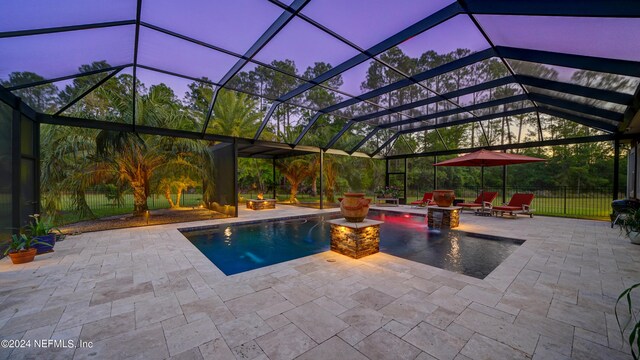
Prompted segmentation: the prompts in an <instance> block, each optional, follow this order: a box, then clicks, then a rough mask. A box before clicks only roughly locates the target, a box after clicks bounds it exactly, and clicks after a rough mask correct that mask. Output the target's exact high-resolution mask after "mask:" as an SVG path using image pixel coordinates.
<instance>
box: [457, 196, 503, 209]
mask: <svg viewBox="0 0 640 360" xmlns="http://www.w3.org/2000/svg"><path fill="white" fill-rule="evenodd" d="M496 197H498V193H497V192H495V191H483V192H481V193H480V195H478V197H477V198H476V199H475V200H474V201H473V202H470V203H465V202H463V203H459V204H458V205H456V206H461V207H462V208H463V209H469V210H473V211H476V212H477V211H478V210H482V209H484V211H491V208H492V206H493V200H495V199H496Z"/></svg>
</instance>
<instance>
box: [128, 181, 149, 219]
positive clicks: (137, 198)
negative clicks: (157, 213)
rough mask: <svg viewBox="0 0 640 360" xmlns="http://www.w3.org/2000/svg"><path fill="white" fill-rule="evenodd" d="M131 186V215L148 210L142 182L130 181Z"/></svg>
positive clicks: (139, 214)
mask: <svg viewBox="0 0 640 360" xmlns="http://www.w3.org/2000/svg"><path fill="white" fill-rule="evenodd" d="M131 188H132V189H133V215H134V216H141V215H144V213H145V212H146V211H147V210H149V206H148V205H147V195H146V191H145V186H144V183H143V182H140V181H132V182H131Z"/></svg>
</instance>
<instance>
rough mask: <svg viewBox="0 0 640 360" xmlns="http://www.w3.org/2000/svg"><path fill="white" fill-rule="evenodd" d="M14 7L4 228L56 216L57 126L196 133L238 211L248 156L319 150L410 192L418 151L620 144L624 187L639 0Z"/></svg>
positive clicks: (1, 89)
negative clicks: (362, 164) (32, 217)
mask: <svg viewBox="0 0 640 360" xmlns="http://www.w3.org/2000/svg"><path fill="white" fill-rule="evenodd" d="M0 6H1V7H2V11H0V100H1V102H0V127H1V130H0V136H2V138H3V140H2V142H0V148H1V151H2V153H1V154H0V155H1V157H0V158H1V159H2V163H1V166H2V169H3V176H2V179H0V184H1V186H0V189H1V190H2V197H1V198H2V199H3V200H2V202H3V204H2V206H0V209H2V210H1V211H2V216H0V219H2V220H1V221H2V222H3V223H2V224H0V228H2V229H5V230H3V231H7V230H6V229H9V228H17V227H19V226H20V225H22V224H23V223H24V222H25V220H26V219H27V216H28V214H32V213H34V212H38V211H39V210H40V206H41V201H40V199H41V194H40V192H41V190H42V189H41V186H40V181H41V175H43V174H41V171H43V170H42V168H41V166H40V164H41V162H42V161H43V159H42V153H41V148H42V147H43V146H44V145H45V144H43V143H41V140H40V139H41V138H42V137H41V134H40V132H41V131H43V130H42V128H41V127H42V126H43V124H47V125H46V126H52V127H56V128H58V129H64V131H62V132H61V133H60V134H58V137H57V138H56V139H57V140H56V141H65V140H66V141H69V142H70V143H71V144H78V146H81V145H80V142H81V141H80V140H77V142H74V141H75V140H74V136H77V134H75V133H74V131H73V129H75V128H88V129H94V130H95V131H96V132H98V131H108V132H110V133H129V134H137V135H138V136H140V135H143V136H160V137H167V138H172V139H193V140H198V141H199V142H201V143H202V144H204V146H205V147H207V148H208V149H209V150H208V151H209V153H211V154H212V156H213V158H214V159H216V157H217V160H216V161H217V164H216V166H217V167H216V169H217V172H216V174H217V175H216V176H217V181H216V184H217V186H216V187H215V191H214V194H213V195H212V196H213V197H215V201H216V203H217V204H219V205H220V206H229V207H230V208H232V209H235V210H233V211H235V212H236V213H237V205H238V203H237V202H238V199H237V196H236V194H238V192H239V190H238V181H237V176H238V175H237V173H238V171H237V170H238V164H237V157H256V158H265V159H280V158H284V157H291V156H300V155H306V154H319V157H320V159H321V160H320V173H321V174H322V171H323V166H324V163H323V161H324V160H323V158H324V157H325V156H327V155H331V156H336V155H345V156H352V157H358V158H374V159H380V160H385V159H386V171H385V174H386V176H385V182H386V183H387V184H389V182H392V181H394V178H398V179H399V181H400V183H401V187H402V186H404V193H403V197H404V198H405V199H406V198H407V197H408V194H407V171H406V162H407V159H416V158H424V159H425V160H426V161H425V169H426V168H427V167H429V168H430V166H429V165H430V164H431V163H432V162H433V161H436V157H438V156H445V155H453V154H460V153H467V152H470V151H473V150H476V149H479V148H486V149H491V150H497V151H507V150H512V149H525V148H535V147H547V146H557V145H569V144H582V143H596V142H610V143H611V144H612V149H613V150H612V152H613V153H614V155H613V157H614V159H615V160H614V166H613V168H612V169H610V171H611V173H612V176H613V179H614V180H613V189H611V190H610V191H611V192H610V194H611V193H612V194H613V197H617V196H618V194H619V193H620V192H621V189H619V187H618V184H619V183H620V181H619V179H618V176H619V175H618V169H619V168H620V167H621V166H620V164H619V163H618V162H619V158H620V147H621V143H622V144H625V146H630V147H631V148H633V149H635V146H636V145H635V139H636V137H637V133H638V131H640V115H638V108H639V106H640V103H639V101H640V98H639V96H638V87H639V85H640V37H638V36H637V34H638V32H639V31H640V3H638V2H637V1H635V0H600V1H597V0H588V1H584V0H583V1H577V0H576V1H546V0H545V1H510V0H460V1H451V0H432V1H414V0H395V1H383V0H377V1H369V0H354V1H341V0H294V1H283V2H281V1H277V0H233V1H231V0H229V1H223V0H219V1H202V0H187V1H169V0H137V1H135V0H126V1H125V0H116V1H113V0H65V1H57V2H48V1H37V0H28V1H11V2H4V3H3V4H2V5H0ZM65 134H66V135H65ZM47 139H53V138H47ZM626 144H629V145H626ZM180 146H181V145H180V144H178V143H177V142H176V143H171V144H170V147H171V148H173V149H176V150H175V151H177V152H179V151H180V149H181V148H180ZM633 153H634V154H635V153H636V152H635V151H634V152H633ZM632 163H633V164H636V163H637V160H636V161H632ZM274 164H275V160H274ZM402 164H404V165H402ZM403 166H404V169H403ZM274 167H275V165H274ZM636 168H637V166H636V165H634V166H631V167H630V169H631V170H630V174H629V176H630V177H631V178H633V179H635V174H636V173H637V171H636ZM429 171H432V172H433V173H435V172H434V171H433V170H432V169H429ZM274 174H275V170H274ZM505 174H506V173H505ZM433 179H434V180H433V182H434V183H433V187H434V188H435V187H436V186H437V184H436V181H437V179H436V175H434V177H433ZM319 181H320V193H322V189H323V183H322V182H323V177H322V176H320V178H319ZM636 183H637V181H635V180H633V181H631V182H630V184H631V185H630V186H631V188H630V189H627V190H628V192H629V191H631V193H632V194H633V195H634V196H635V188H636V186H637V185H636ZM503 187H505V189H506V184H503ZM505 192H506V191H505ZM503 193H504V192H503ZM320 206H321V207H322V206H323V200H322V197H320Z"/></svg>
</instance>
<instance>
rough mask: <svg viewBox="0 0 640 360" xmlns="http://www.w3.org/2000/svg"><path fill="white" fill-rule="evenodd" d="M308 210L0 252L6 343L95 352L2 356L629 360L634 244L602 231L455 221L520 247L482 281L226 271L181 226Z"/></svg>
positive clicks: (430, 274)
mask: <svg viewBox="0 0 640 360" xmlns="http://www.w3.org/2000/svg"><path fill="white" fill-rule="evenodd" d="M401 209H402V208H401ZM333 211H335V210H333ZM417 211H423V210H417ZM318 212H319V210H313V209H301V208H292V207H287V206H279V209H277V210H273V211H272V210H267V211H260V212H250V211H247V210H243V211H241V218H240V219H227V220H215V221H204V222H200V223H196V224H173V225H161V226H153V227H143V228H135V229H123V230H113V231H106V232H95V233H87V234H82V235H78V236H70V237H68V238H67V239H66V240H65V241H64V242H62V243H59V244H57V245H56V251H55V252H54V253H51V254H46V255H42V256H38V257H37V258H36V261H34V262H32V263H30V264H24V265H12V264H10V261H9V259H3V260H1V261H0V338H2V339H25V340H27V339H31V340H36V339H56V340H74V341H76V342H77V341H78V340H83V341H91V342H93V347H92V348H82V349H74V348H60V347H58V348H48V349H41V348H34V347H31V348H26V349H7V348H0V359H5V358H15V359H21V358H37V359H49V358H61V359H70V358H73V359H85V358H92V359H97V358H100V359H106V358H109V359H117V358H130V357H134V358H140V359H162V358H175V359H203V358H204V359H221V360H224V359H236V358H237V359H273V360H275V359H294V358H298V357H299V358H300V359H366V358H369V359H423V360H424V359H434V358H435V359H457V360H463V359H488V358H491V359H530V358H533V359H567V358H574V359H628V358H630V355H629V349H628V347H626V346H624V345H623V341H622V340H621V336H620V333H619V331H618V327H617V324H616V320H615V317H614V315H613V306H614V303H615V298H616V297H617V295H618V294H619V293H620V291H621V290H622V289H623V288H624V287H626V286H628V285H630V284H632V283H635V282H638V281H640V268H639V266H638V265H639V264H638V262H639V261H640V246H637V245H631V244H630V243H629V242H628V241H627V240H626V239H624V238H622V237H620V233H619V231H618V230H617V229H613V230H612V229H610V228H609V224H608V223H606V222H597V221H586V220H572V219H562V218H549V217H535V218H533V219H530V218H528V217H521V218H518V219H517V220H512V219H500V218H486V217H476V216H473V215H468V214H464V215H462V219H461V227H460V229H461V230H466V231H473V232H479V233H488V234H494V235H501V236H508V237H515V238H522V239H526V240H527V241H526V242H525V243H524V244H523V245H522V246H520V247H519V248H518V249H517V250H516V251H515V252H514V253H513V254H512V255H511V256H509V258H507V260H505V261H504V262H503V263H502V264H501V265H500V266H499V267H498V268H497V269H496V270H494V271H493V272H492V273H491V274H490V275H489V276H488V277H487V278H485V279H484V280H478V279H475V278H471V277H468V276H464V275H460V274H457V273H452V272H449V271H445V270H441V269H438V268H434V267H431V266H428V265H423V264H419V263H415V262H411V261H407V260H404V259H400V258H397V257H394V256H390V255H387V254H384V253H378V254H375V255H372V256H368V257H365V258H363V259H360V260H354V259H351V258H348V257H345V256H342V255H339V254H336V253H332V252H325V253H321V254H317V255H313V256H308V257H304V258H300V259H296V260H293V261H289V262H286V263H282V264H277V265H273V266H269V267H265V268H261V269H258V270H254V271H250V272H246V273H242V274H237V275H233V276H225V275H224V274H223V273H222V272H221V271H220V270H218V269H217V268H216V267H215V265H213V264H212V263H211V262H210V261H209V260H208V259H207V258H206V257H205V256H204V255H203V254H202V253H200V252H199V251H198V250H197V249H196V248H195V247H194V246H193V245H191V243H190V242H189V241H188V240H187V239H186V238H184V237H183V236H182V235H181V234H180V232H179V231H178V230H177V228H180V227H186V226H193V225H205V224H209V223H218V224H219V223H226V222H235V221H238V220H244V219H255V218H268V217H279V216H288V215H293V214H313V213H318ZM328 259H333V260H336V261H335V262H328V261H327V260H328Z"/></svg>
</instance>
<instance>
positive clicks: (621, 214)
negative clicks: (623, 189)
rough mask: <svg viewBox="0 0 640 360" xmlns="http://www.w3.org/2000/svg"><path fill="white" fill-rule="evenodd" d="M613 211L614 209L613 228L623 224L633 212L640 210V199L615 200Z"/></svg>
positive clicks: (612, 204)
mask: <svg viewBox="0 0 640 360" xmlns="http://www.w3.org/2000/svg"><path fill="white" fill-rule="evenodd" d="M611 209H613V214H612V215H611V228H612V229H613V226H614V225H616V224H618V223H620V222H623V221H624V219H625V218H626V217H627V215H628V214H629V213H630V212H631V211H632V210H638V209H640V200H638V199H620V200H613V201H612V202H611Z"/></svg>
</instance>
